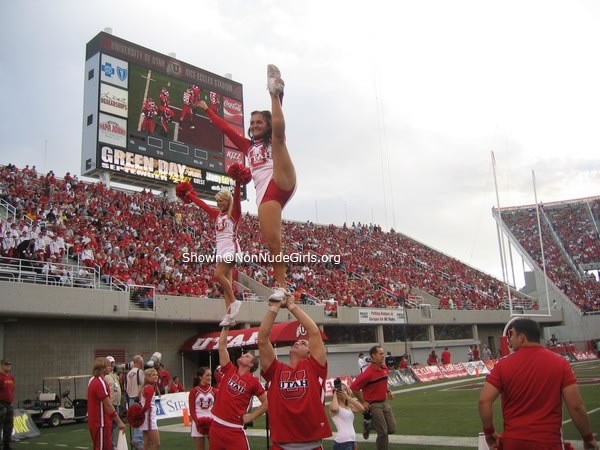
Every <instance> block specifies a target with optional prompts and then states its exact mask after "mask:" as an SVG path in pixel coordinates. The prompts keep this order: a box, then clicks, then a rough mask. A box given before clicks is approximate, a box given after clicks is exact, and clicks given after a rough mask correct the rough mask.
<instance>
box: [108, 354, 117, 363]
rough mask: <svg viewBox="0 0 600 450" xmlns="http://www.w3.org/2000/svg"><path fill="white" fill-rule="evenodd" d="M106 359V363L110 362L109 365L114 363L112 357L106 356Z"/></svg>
mask: <svg viewBox="0 0 600 450" xmlns="http://www.w3.org/2000/svg"><path fill="white" fill-rule="evenodd" d="M106 359H108V362H110V363H114V362H115V358H113V357H112V356H107V357H106Z"/></svg>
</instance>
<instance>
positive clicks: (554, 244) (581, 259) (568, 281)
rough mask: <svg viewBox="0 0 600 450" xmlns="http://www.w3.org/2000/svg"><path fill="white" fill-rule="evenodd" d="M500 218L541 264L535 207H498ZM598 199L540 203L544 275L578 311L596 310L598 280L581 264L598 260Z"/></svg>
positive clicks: (599, 306)
mask: <svg viewBox="0 0 600 450" xmlns="http://www.w3.org/2000/svg"><path fill="white" fill-rule="evenodd" d="M502 220H503V221H504V223H505V224H506V225H507V226H508V229H509V230H510V232H511V233H512V234H513V235H514V236H515V238H516V239H517V241H518V242H519V243H520V244H521V246H522V247H523V248H524V249H525V251H527V253H529V255H531V256H532V257H533V258H534V259H535V262H536V263H537V264H538V266H539V267H543V263H542V251H541V247H540V241H539V234H538V231H537V230H538V225H537V211H536V207H535V206H529V207H522V208H515V209H508V210H502ZM599 220H600V198H592V199H584V200H579V201H571V202H560V203H556V204H552V205H541V207H540V223H541V224H542V242H543V247H544V261H545V264H546V272H547V274H548V277H549V278H550V279H551V280H552V281H553V282H554V284H556V286H557V287H558V288H559V289H561V290H562V291H563V292H564V293H565V295H566V296H567V297H568V298H569V299H570V300H571V301H572V302H573V303H575V305H577V307H579V308H580V309H581V310H582V312H592V311H600V282H598V280H597V279H596V277H595V276H594V275H593V274H586V273H585V271H584V270H582V268H581V267H580V265H581V264H590V263H596V264H598V263H600V237H599V235H598V231H597V228H596V224H598V221H599Z"/></svg>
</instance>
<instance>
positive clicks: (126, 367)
mask: <svg viewBox="0 0 600 450" xmlns="http://www.w3.org/2000/svg"><path fill="white" fill-rule="evenodd" d="M131 369H133V361H129V362H128V363H125V364H117V365H116V366H115V372H119V371H123V372H129V371H130V370H131Z"/></svg>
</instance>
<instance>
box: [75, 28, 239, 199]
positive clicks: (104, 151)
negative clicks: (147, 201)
mask: <svg viewBox="0 0 600 450" xmlns="http://www.w3.org/2000/svg"><path fill="white" fill-rule="evenodd" d="M242 93H243V92H242V85H241V84H240V83H237V82H235V81H232V80H230V79H229V78H225V77H222V76H219V75H216V74H213V73H211V72H208V71H206V70H203V69H200V68H198V67H195V66H192V65H189V64H187V63H184V62H182V61H179V60H177V59H175V58H174V57H172V56H167V55H164V54H161V53H158V52H155V51H152V50H149V49H146V48H144V47H141V46H139V45H136V44H133V43H131V42H128V41H125V40H123V39H120V38H117V37H115V36H113V35H111V34H108V33H104V32H102V33H99V34H98V35H97V36H96V37H94V38H93V39H92V40H91V41H90V42H88V44H87V50H86V79H85V90H84V123H83V143H82V174H83V175H86V176H92V177H98V178H100V179H103V177H104V178H106V174H107V173H108V174H109V178H110V180H112V181H118V182H122V183H126V184H130V185H135V186H140V187H149V188H153V189H163V188H165V186H169V185H171V186H173V185H174V184H176V183H178V182H180V181H190V182H191V183H192V185H193V186H194V188H195V189H196V190H197V191H198V193H199V194H200V195H202V196H204V197H212V196H213V195H214V194H215V193H216V191H218V190H220V189H223V188H231V187H232V186H233V184H234V182H233V180H231V179H230V178H229V177H228V176H227V175H226V173H227V169H228V168H229V166H230V165H231V164H233V163H235V162H238V163H244V157H243V154H242V153H241V152H239V151H238V150H237V149H236V148H235V147H234V145H233V143H232V142H231V141H229V139H228V138H226V137H225V136H223V134H222V133H221V132H220V131H219V130H218V129H217V128H216V127H215V126H214V125H213V124H212V123H211V122H210V121H209V120H208V118H207V117H206V114H205V113H204V112H203V111H202V110H201V109H200V108H199V107H198V104H199V102H200V101H204V102H206V104H207V105H208V106H209V107H210V108H211V109H213V110H214V111H215V112H216V113H217V114H218V115H219V116H221V117H223V118H224V119H225V120H226V121H227V122H229V123H230V124H231V125H232V126H233V127H234V128H236V129H237V130H238V131H239V132H240V133H242V134H243V132H244V129H243V126H244V115H243V110H244V109H243V95H242ZM245 197H246V196H245V190H244V192H243V198H245Z"/></svg>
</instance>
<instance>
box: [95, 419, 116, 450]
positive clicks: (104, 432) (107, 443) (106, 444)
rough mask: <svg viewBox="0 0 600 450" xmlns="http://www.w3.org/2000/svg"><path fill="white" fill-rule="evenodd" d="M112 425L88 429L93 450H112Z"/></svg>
mask: <svg viewBox="0 0 600 450" xmlns="http://www.w3.org/2000/svg"><path fill="white" fill-rule="evenodd" d="M111 429H112V424H110V425H109V426H105V427H103V428H90V436H91V437H92V444H94V445H93V449H94V450H112V448H113V445H112V432H111Z"/></svg>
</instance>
